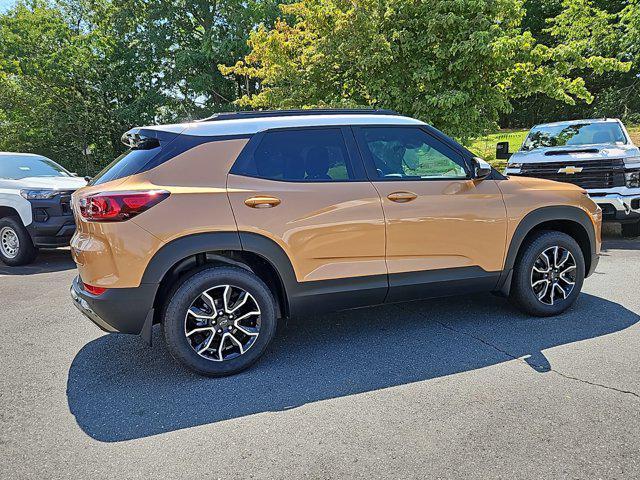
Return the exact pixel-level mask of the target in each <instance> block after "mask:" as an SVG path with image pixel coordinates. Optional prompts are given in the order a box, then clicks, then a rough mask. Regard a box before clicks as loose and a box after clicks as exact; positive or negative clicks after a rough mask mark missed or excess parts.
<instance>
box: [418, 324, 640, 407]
mask: <svg viewBox="0 0 640 480" xmlns="http://www.w3.org/2000/svg"><path fill="white" fill-rule="evenodd" d="M421 315H422V314H421ZM422 316H423V318H426V319H428V320H430V321H432V322H434V323H437V324H438V325H440V326H441V327H443V328H445V329H447V330H449V331H450V332H453V333H454V334H458V335H464V336H466V337H469V338H472V339H473V340H475V341H477V342H480V343H482V344H483V345H486V346H487V347H489V348H492V349H493V350H495V351H497V352H500V353H501V354H503V355H505V356H506V357H509V358H510V359H512V360H517V361H519V362H522V363H525V364H527V365H531V366H532V367H533V368H534V370H536V371H538V372H553V373H555V374H556V375H559V376H561V377H562V378H564V379H566V380H573V381H576V382H580V383H583V384H585V385H590V386H593V387H600V388H604V389H606V390H612V391H614V392H617V393H622V394H625V395H632V396H634V397H636V398H637V399H640V394H638V393H636V392H634V391H632V390H623V389H621V388H616V387H611V386H609V385H604V384H602V383H597V382H591V381H589V380H585V379H583V378H579V377H574V376H573V375H568V374H566V373H562V372H561V371H559V370H556V369H555V368H553V367H551V365H542V364H537V363H535V362H532V361H531V359H529V362H527V361H526V360H525V359H524V358H523V357H518V356H516V355H514V354H512V353H510V352H509V351H507V350H505V349H504V348H502V347H500V346H499V345H496V344H494V343H491V342H489V341H487V340H485V339H484V338H482V337H479V336H477V335H474V334H472V333H469V332H465V331H464V330H459V329H457V328H454V327H452V326H451V325H448V324H446V323H444V322H441V321H440V320H434V319H433V318H427V317H426V316H425V315H422Z"/></svg>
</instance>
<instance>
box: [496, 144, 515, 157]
mask: <svg viewBox="0 0 640 480" xmlns="http://www.w3.org/2000/svg"><path fill="white" fill-rule="evenodd" d="M511 155H512V154H511V153H509V142H498V143H497V144H496V158H497V159H500V160H509V158H511Z"/></svg>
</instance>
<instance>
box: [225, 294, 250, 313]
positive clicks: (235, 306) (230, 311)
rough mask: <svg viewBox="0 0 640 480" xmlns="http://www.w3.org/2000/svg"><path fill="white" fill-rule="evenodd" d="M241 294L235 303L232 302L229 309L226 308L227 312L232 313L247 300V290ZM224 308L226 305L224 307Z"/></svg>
mask: <svg viewBox="0 0 640 480" xmlns="http://www.w3.org/2000/svg"><path fill="white" fill-rule="evenodd" d="M240 295H241V297H242V298H241V299H240V300H238V301H236V303H235V304H234V306H233V308H232V309H231V310H227V313H233V312H235V311H236V310H238V309H239V308H240V307H242V306H243V305H244V304H245V303H247V300H248V299H249V294H248V293H247V292H243V293H241V294H240ZM225 309H226V307H225Z"/></svg>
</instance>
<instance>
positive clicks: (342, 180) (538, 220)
mask: <svg viewBox="0 0 640 480" xmlns="http://www.w3.org/2000/svg"><path fill="white" fill-rule="evenodd" d="M123 141H124V142H125V143H126V144H127V145H128V146H129V147H130V150H129V151H128V152H127V153H125V154H123V155H122V156H120V157H119V158H117V159H116V160H115V161H114V162H113V163H112V164H111V165H109V166H108V167H107V168H105V169H104V170H103V171H102V172H101V173H99V174H98V175H97V176H96V177H95V178H94V179H93V181H92V182H90V184H89V186H87V187H85V188H82V189H80V190H78V191H76V192H75V193H74V194H73V199H72V205H73V211H74V214H75V217H76V223H77V231H76V233H75V235H74V237H73V239H72V241H71V248H72V253H73V257H74V259H75V261H76V263H77V264H78V270H79V275H78V277H77V278H76V279H75V280H74V282H73V285H72V288H71V296H72V298H73V300H74V303H75V305H76V306H77V307H78V308H79V309H80V310H81V311H82V312H83V313H84V314H85V315H86V316H87V317H89V318H90V319H91V320H92V321H93V322H95V323H96V324H97V325H98V326H99V327H101V328H102V329H104V330H106V331H108V332H122V333H132V334H141V335H142V336H143V338H145V339H146V340H147V341H149V342H150V341H151V329H152V326H153V325H154V324H156V323H161V324H162V329H163V332H164V338H165V340H166V343H167V345H168V348H169V350H170V352H171V354H172V355H173V356H174V357H175V358H176V359H177V360H179V361H180V362H181V363H183V364H184V365H186V366H187V367H189V368H191V369H193V370H195V371H197V372H199V373H201V374H205V375H212V376H219V375H228V374H233V373H236V372H238V371H240V370H242V369H244V368H247V367H248V366H250V365H251V364H252V363H254V362H255V361H256V360H257V359H258V358H259V357H260V356H261V355H262V354H263V353H264V351H265V349H266V348H267V346H268V345H269V342H270V341H271V339H272V338H273V336H274V333H275V330H276V323H277V320H278V319H279V318H286V317H289V316H292V315H304V314H307V313H310V312H314V313H318V312H326V311H332V310H340V309H349V308H356V307H364V306H369V305H377V304H382V303H391V302H400V301H405V300H414V299H419V298H429V297H436V296H446V295H461V294H468V293H472V292H494V293H497V294H500V295H503V296H509V297H510V298H511V299H512V300H513V301H514V302H515V303H516V304H517V305H518V306H519V307H520V308H521V309H522V310H524V311H525V312H527V313H529V314H532V315H539V316H548V315H557V314H559V313H561V312H562V311H564V310H565V309H567V308H568V307H569V306H570V305H571V304H573V302H574V301H575V300H576V298H577V296H578V295H579V293H580V289H581V287H582V283H583V280H584V278H585V277H586V276H588V275H589V274H590V273H592V272H593V271H594V269H595V267H596V264H597V261H598V254H599V251H600V223H601V210H600V209H599V208H598V207H597V205H596V204H595V203H594V202H592V201H591V200H590V199H589V197H588V196H587V195H586V193H585V191H584V190H583V189H581V188H579V187H576V186H574V185H570V184H566V183H557V182H552V181H546V180H540V179H534V178H524V177H515V178H509V177H505V176H503V175H501V174H500V173H498V172H497V171H496V170H493V169H492V168H491V167H490V166H489V165H488V164H487V163H486V162H484V161H483V160H481V159H479V158H477V157H474V156H473V154H472V153H471V152H469V151H468V150H467V149H466V148H464V147H463V146H461V145H460V144H458V143H457V142H455V141H454V140H452V139H451V138H449V137H447V136H446V135H444V134H442V133H441V132H439V131H438V130H436V129H435V128H433V127H431V126H429V125H426V124H424V123H423V122H420V121H418V120H415V119H412V118H408V117H404V116H400V115H398V114H396V113H394V112H391V111H384V110H303V111H266V112H239V113H223V114H218V115H215V116H213V117H211V118H208V119H206V120H204V121H199V122H194V123H188V124H179V125H161V126H150V127H140V128H134V129H132V130H130V131H129V132H127V133H126V134H125V135H124V136H123Z"/></svg>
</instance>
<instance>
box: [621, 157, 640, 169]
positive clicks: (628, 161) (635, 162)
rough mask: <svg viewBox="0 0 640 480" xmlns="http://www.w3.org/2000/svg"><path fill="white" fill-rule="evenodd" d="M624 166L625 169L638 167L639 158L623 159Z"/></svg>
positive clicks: (639, 163)
mask: <svg viewBox="0 0 640 480" xmlns="http://www.w3.org/2000/svg"><path fill="white" fill-rule="evenodd" d="M623 161H624V165H625V167H627V168H629V167H636V168H637V167H638V166H640V157H629V158H625V159H624V160H623Z"/></svg>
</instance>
